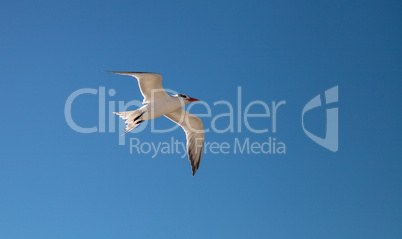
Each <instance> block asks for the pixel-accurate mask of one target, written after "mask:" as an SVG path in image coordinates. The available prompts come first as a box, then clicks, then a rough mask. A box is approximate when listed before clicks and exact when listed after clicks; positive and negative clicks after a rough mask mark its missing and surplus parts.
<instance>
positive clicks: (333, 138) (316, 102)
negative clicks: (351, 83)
mask: <svg viewBox="0 0 402 239" xmlns="http://www.w3.org/2000/svg"><path fill="white" fill-rule="evenodd" d="M337 102H338V86H335V87H332V88H331V89H329V90H327V91H325V103H324V105H331V104H332V103H337ZM322 106H323V104H322V101H321V95H317V96H316V97H314V98H313V99H312V100H310V101H309V102H308V103H307V104H306V105H305V106H304V108H303V111H302V127H303V131H304V133H306V135H307V136H308V137H309V138H310V139H312V140H313V141H314V142H316V143H317V144H319V145H321V146H322V147H324V148H326V149H328V150H331V151H332V152H336V151H338V132H339V131H338V107H332V108H327V109H326V116H327V122H326V125H327V126H326V133H325V138H321V137H318V136H316V135H314V134H312V133H311V132H309V131H308V130H307V129H306V128H305V126H304V115H305V114H306V113H307V112H308V111H310V110H312V109H314V108H317V107H322Z"/></svg>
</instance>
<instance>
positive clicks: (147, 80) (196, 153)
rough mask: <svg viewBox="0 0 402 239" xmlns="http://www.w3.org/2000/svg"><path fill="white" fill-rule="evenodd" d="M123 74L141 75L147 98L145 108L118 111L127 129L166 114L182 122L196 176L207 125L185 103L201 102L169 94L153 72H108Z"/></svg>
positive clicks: (137, 76) (173, 119) (171, 118)
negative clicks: (184, 108)
mask: <svg viewBox="0 0 402 239" xmlns="http://www.w3.org/2000/svg"><path fill="white" fill-rule="evenodd" d="M106 72H110V73H115V74H119V75H128V76H133V77H135V78H137V80H138V85H139V86H140V90H141V94H142V96H143V97H144V100H143V102H142V103H143V104H145V105H144V106H143V107H141V108H139V109H137V110H133V111H123V112H114V113H115V114H116V115H118V116H120V117H121V118H122V119H124V120H126V121H125V123H126V132H124V133H127V132H129V131H130V130H132V129H134V128H135V127H137V126H138V125H139V124H140V123H142V122H144V121H145V120H151V119H155V118H158V117H160V116H162V115H163V116H165V117H166V118H168V119H170V120H171V121H173V122H175V123H176V124H178V125H180V126H181V127H182V128H183V130H184V132H185V133H186V138H187V154H188V159H189V161H190V162H191V168H192V172H193V176H194V174H195V172H196V171H197V169H198V167H199V166H200V162H201V156H202V150H203V146H204V138H205V135H204V126H203V124H202V121H201V119H200V118H198V117H197V116H195V115H192V114H190V113H189V112H187V111H185V110H183V109H182V108H181V107H183V106H184V105H186V104H188V103H190V102H194V101H199V100H198V99H195V98H191V97H189V96H188V95H184V94H177V95H168V94H167V93H166V91H165V90H164V89H163V87H162V76H161V75H159V74H156V73H151V72H123V71H106Z"/></svg>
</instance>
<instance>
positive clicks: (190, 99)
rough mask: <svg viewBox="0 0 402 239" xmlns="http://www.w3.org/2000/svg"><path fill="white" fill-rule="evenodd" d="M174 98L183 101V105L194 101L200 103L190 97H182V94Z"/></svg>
mask: <svg viewBox="0 0 402 239" xmlns="http://www.w3.org/2000/svg"><path fill="white" fill-rule="evenodd" d="M175 96H176V97H178V98H179V99H181V100H183V101H184V103H185V104H188V103H190V102H194V101H200V100H199V99H196V98H191V97H190V96H188V95H184V94H177V95H175Z"/></svg>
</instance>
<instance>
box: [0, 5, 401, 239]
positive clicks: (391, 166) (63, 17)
mask: <svg viewBox="0 0 402 239" xmlns="http://www.w3.org/2000/svg"><path fill="white" fill-rule="evenodd" d="M0 26H1V27H0V46H1V48H0V52H1V54H0V56H1V57H0V80H1V87H0V95H1V100H0V106H1V112H2V113H1V115H2V120H1V122H2V127H1V128H0V132H1V137H2V140H1V144H0V237H1V238H9V239H11V238H24V239H25V238H31V239H34V238H40V239H43V238H60V239H61V238H98V239H100V238H289V239H293V238H308V239H312V238H317V239H318V238H320V239H321V238H334V239H335V238H336V239H338V238H351V239H352V238H353V239H356V238H366V239H367V238H387V239H391V238H395V239H396V238H402V204H401V202H402V173H401V172H402V161H401V153H402V152H401V133H402V132H401V131H402V130H401V122H402V119H401V113H400V110H401V109H402V107H401V102H402V101H401V96H400V94H401V77H402V64H401V63H402V54H401V53H402V44H401V42H402V35H401V34H402V32H401V31H402V30H401V29H402V4H401V3H400V2H399V1H308V2H305V1H238V0H234V1H197V2H196V1H49V0H44V1H10V0H5V1H2V2H1V3H0ZM102 70H126V71H151V72H157V73H160V74H162V75H163V77H164V78H163V79H164V80H163V84H164V86H165V87H166V88H170V89H174V90H177V91H179V92H180V93H185V94H189V95H190V96H192V97H196V98H200V99H202V100H204V101H205V102H207V103H208V104H210V105H211V106H212V115H217V114H222V113H225V112H227V108H225V107H224V106H213V105H212V104H213V103H214V102H216V101H218V100H227V101H229V102H231V103H233V104H234V105H235V103H236V91H237V87H238V86H241V87H242V98H243V102H244V105H243V109H244V107H245V105H246V104H247V103H248V102H251V101H253V100H261V101H264V102H268V104H270V102H272V101H276V102H278V101H280V100H286V105H285V106H283V108H281V109H280V110H279V113H278V128H277V132H276V133H273V132H269V133H263V134H255V133H251V132H250V131H248V130H245V129H244V128H243V131H242V132H237V131H236V132H233V133H230V132H228V133H223V134H220V133H216V132H209V133H207V134H206V140H207V141H209V142H233V140H234V139H236V138H237V139H239V140H245V139H246V138H249V139H250V141H252V142H254V141H255V142H264V141H267V140H268V138H269V137H275V138H277V140H278V141H283V142H284V143H285V144H286V154H285V155H272V154H271V155H269V154H234V153H233V152H231V153H229V154H211V153H207V154H205V155H204V156H203V159H202V162H201V166H200V169H199V171H198V172H197V174H196V175H195V176H194V177H192V176H191V169H190V165H189V162H188V161H187V159H186V158H184V159H183V158H181V157H180V155H178V154H167V155H161V156H158V157H156V158H152V157H151V155H149V154H141V155H139V154H130V152H129V147H128V145H125V146H119V145H118V137H119V136H118V135H119V134H118V132H115V133H93V134H81V133H78V132H75V131H74V130H72V129H71V128H70V127H69V126H68V125H67V123H66V120H65V116H64V105H65V102H66V100H67V98H68V96H69V95H70V94H71V93H72V92H74V91H76V90H78V89H81V88H93V89H98V88H99V87H100V86H104V87H106V89H107V90H109V89H115V91H116V95H115V96H113V97H108V98H107V100H112V101H116V102H117V101H126V102H127V101H130V100H133V99H135V100H142V97H141V95H140V92H139V89H138V85H137V83H136V82H135V79H131V78H129V77H125V76H118V75H112V74H109V73H104V72H101V71H102ZM336 85H338V86H339V102H338V104H337V107H339V150H338V151H337V152H335V153H333V152H331V151H329V150H327V149H325V148H323V147H321V146H319V145H317V144H316V143H314V142H313V141H312V140H310V139H309V138H308V137H307V136H306V135H305V134H304V132H303V130H302V128H301V111H302V109H303V107H304V105H305V104H306V103H307V102H308V101H309V100H310V99H312V98H313V97H314V96H316V95H317V94H322V93H323V92H324V91H325V90H327V89H329V88H331V87H333V86H336ZM116 104H117V103H116ZM251 111H253V112H254V113H262V112H263V109H262V108H261V107H258V106H256V107H255V108H253V109H252V110H251ZM251 111H250V112H251ZM191 112H192V113H205V108H203V107H198V106H197V107H194V108H193V109H192V110H191ZM236 112H237V111H236ZM72 114H73V117H74V120H75V121H76V122H77V124H79V125H80V126H82V127H92V126H96V125H97V122H98V102H97V96H94V95H83V96H80V97H79V98H77V100H76V101H75V102H74V104H73V108H72ZM115 120H116V127H117V122H118V120H117V117H116V118H115ZM236 120H237V119H235V124H237V121H236ZM306 120H308V123H306V127H308V128H309V129H310V130H311V131H312V132H314V133H316V134H317V135H320V134H321V135H322V134H323V132H324V128H325V110H324V109H322V110H321V109H320V110H317V111H315V112H314V113H311V115H310V116H309V117H308V118H306ZM251 122H252V124H253V126H255V128H264V127H270V124H271V123H270V122H271V121H270V119H266V118H258V119H252V120H251ZM106 123H107V124H108V123H109V121H108V120H107V121H106ZM156 123H157V125H158V126H161V127H166V126H171V125H172V123H171V122H170V121H169V120H167V119H157V120H156ZM220 124H221V126H222V127H224V126H225V119H222V121H221V122H220ZM204 125H205V126H210V125H211V119H210V118H209V119H208V118H207V119H204ZM149 126H150V125H148V127H147V128H146V129H145V130H144V131H142V132H140V133H138V134H129V135H128V137H135V138H138V139H140V140H143V141H144V142H145V141H146V142H154V143H158V142H164V141H168V140H169V139H170V137H175V138H176V139H180V140H184V133H183V132H182V131H181V130H175V131H174V132H172V133H169V134H152V133H151V132H150V129H149ZM107 130H108V128H107Z"/></svg>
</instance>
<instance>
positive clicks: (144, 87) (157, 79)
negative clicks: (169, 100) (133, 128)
mask: <svg viewBox="0 0 402 239" xmlns="http://www.w3.org/2000/svg"><path fill="white" fill-rule="evenodd" d="M107 72H110V73H116V74H119V75H128V76H133V77H135V78H137V80H138V85H139V86H140V90H141V93H142V96H144V100H143V102H142V103H143V104H145V103H149V102H151V101H154V100H158V99H162V98H165V97H168V96H169V95H168V94H167V93H166V91H165V89H163V87H162V76H161V75H159V74H156V73H150V72H124V71H107Z"/></svg>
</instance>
